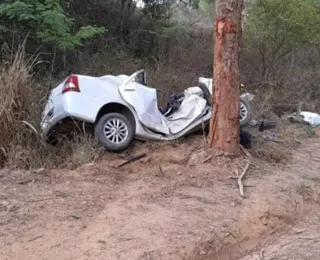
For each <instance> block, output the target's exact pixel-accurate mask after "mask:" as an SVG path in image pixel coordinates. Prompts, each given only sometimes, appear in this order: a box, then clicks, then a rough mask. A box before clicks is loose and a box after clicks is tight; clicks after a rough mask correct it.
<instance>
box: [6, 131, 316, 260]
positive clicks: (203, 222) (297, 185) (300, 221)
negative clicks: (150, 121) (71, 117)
mask: <svg viewBox="0 0 320 260" xmlns="http://www.w3.org/2000/svg"><path fill="white" fill-rule="evenodd" d="M282 134H283V135H285V136H286V135H288V133H282ZM295 142H296V143H295V145H292V143H290V145H289V144H287V143H286V142H284V143H274V142H264V143H263V142H261V141H258V140H256V141H255V145H254V147H253V151H252V155H253V159H252V160H251V165H250V168H249V170H248V172H247V174H246V176H245V178H244V185H245V188H244V192H245V197H244V198H241V197H240V195H239V190H238V186H237V178H236V174H237V173H241V171H242V169H243V167H244V166H245V165H246V162H247V160H248V158H247V157H245V156H242V157H241V158H237V159H233V160H232V159H230V158H229V159H228V158H225V157H222V156H219V154H215V153H214V152H213V151H207V150H204V147H203V137H201V136H198V137H197V136H194V137H189V138H188V139H186V140H183V141H181V142H176V143H171V144H138V143H137V144H136V146H135V147H134V148H133V149H132V150H130V151H128V152H127V153H128V154H136V155H139V154H142V153H146V154H147V156H146V157H145V158H143V159H141V160H139V161H136V162H134V163H131V164H129V165H127V166H124V167H121V168H118V167H117V166H118V165H119V164H120V163H122V162H123V161H124V159H123V158H122V156H124V154H121V155H120V154H109V153H107V154H106V155H105V156H104V158H102V159H101V161H100V162H99V163H93V164H87V165H84V166H82V167H80V168H78V169H76V170H74V171H66V170H59V171H58V170H55V171H48V170H45V169H39V170H35V171H10V170H8V169H4V170H1V171H0V183H1V185H0V259H3V260H4V259H8V260H9V259H10V260H25V259H29V260H32V259H37V260H38V259H39V260H40V259H48V260H49V259H50V260H55V259H57V260H58V259H59V260H71V259H74V260H87V259H88V260H89V259H90V260H101V259H103V260H107V259H111V260H112V259H126V260H127V259H130V260H134V259H139V260H140V259H141V260H142V259H143V260H155V259H156V260H158V259H164V260H169V259H185V260H198V259H199V260H201V259H203V260H207V259H211V260H215V259H217V260H227V259H230V260H231V259H232V260H233V259H239V260H271V259H274V260H280V259H294V260H295V259H296V260H304V259H319V257H320V210H319V208H320V195H319V194H320V189H319V188H320V171H319V169H320V139H318V138H317V137H316V136H314V137H309V138H303V139H301V140H295Z"/></svg>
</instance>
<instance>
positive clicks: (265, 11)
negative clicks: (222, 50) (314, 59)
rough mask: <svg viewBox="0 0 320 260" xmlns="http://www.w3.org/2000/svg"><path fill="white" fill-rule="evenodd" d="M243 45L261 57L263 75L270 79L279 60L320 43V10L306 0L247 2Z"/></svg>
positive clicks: (276, 68)
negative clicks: (305, 47)
mask: <svg viewBox="0 0 320 260" xmlns="http://www.w3.org/2000/svg"><path fill="white" fill-rule="evenodd" d="M246 10H247V14H248V15H247V21H246V23H245V29H244V40H245V42H244V44H243V46H244V48H249V46H250V50H248V51H249V52H252V51H255V50H256V52H257V53H259V55H260V57H261V77H262V79H263V80H271V79H274V78H275V76H276V73H277V71H278V70H279V66H280V62H281V61H283V60H284V59H286V58H289V57H292V54H294V53H295V52H297V51H298V50H299V49H301V48H302V47H304V46H307V45H314V44H316V45H317V44H319V43H320V27H319V26H318V25H319V24H320V13H319V11H318V9H317V7H316V5H315V4H314V3H310V1H305V0H253V1H250V2H249V3H248V4H247V8H246Z"/></svg>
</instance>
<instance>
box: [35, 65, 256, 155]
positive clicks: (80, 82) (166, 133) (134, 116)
mask: <svg viewBox="0 0 320 260" xmlns="http://www.w3.org/2000/svg"><path fill="white" fill-rule="evenodd" d="M157 91H158V90H157V89H155V88H151V87H148V86H147V80H146V73H145V71H144V70H139V71H137V72H135V73H133V74H132V75H131V76H127V75H118V76H113V75H106V76H102V77H92V76H84V75H76V74H72V75H69V76H68V77H67V78H66V79H65V80H64V81H63V82H61V83H60V84H59V85H58V86H57V87H56V88H54V89H53V90H52V91H51V93H50V95H49V98H48V101H47V104H46V107H45V109H44V111H43V115H42V121H41V130H42V136H44V137H45V138H46V140H47V141H50V142H54V140H57V134H58V133H59V132H61V130H63V131H62V132H64V133H67V132H68V131H69V128H68V127H67V125H68V123H70V122H75V121H77V122H82V123H86V124H89V125H91V126H92V128H93V132H94V136H95V138H96V139H97V140H98V141H99V143H100V144H101V145H103V146H104V147H105V148H106V149H107V150H109V151H114V152H119V151H122V150H125V149H126V148H128V146H129V145H130V144H131V142H132V140H133V139H134V138H135V139H140V140H163V141H170V140H175V139H178V138H180V137H182V136H185V135H187V134H189V133H192V132H194V131H197V130H201V128H203V127H204V126H205V125H207V124H208V123H209V120H210V117H211V105H210V100H211V94H212V93H211V91H212V79H207V78H199V84H198V86H195V87H189V88H187V89H186V90H184V91H183V92H182V93H178V94H174V95H171V96H170V98H169V101H168V104H167V106H166V107H164V108H160V107H159V106H158V99H157ZM249 95H250V94H249ZM250 99H251V97H249V98H248V95H245V94H244V95H242V96H241V97H240V115H239V120H240V125H241V126H244V125H246V124H248V123H249V122H250V120H251V109H250V106H249V101H250Z"/></svg>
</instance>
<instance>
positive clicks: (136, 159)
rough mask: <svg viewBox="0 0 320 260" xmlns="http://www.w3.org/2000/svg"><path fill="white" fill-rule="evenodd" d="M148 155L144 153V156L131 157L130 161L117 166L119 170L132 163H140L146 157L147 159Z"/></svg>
mask: <svg viewBox="0 0 320 260" xmlns="http://www.w3.org/2000/svg"><path fill="white" fill-rule="evenodd" d="M146 156H147V155H146V154H145V153H144V154H141V155H138V156H135V157H131V158H130V159H128V160H127V161H126V162H124V163H121V164H119V165H118V166H117V168H120V167H123V166H125V165H127V164H129V163H132V162H135V161H138V160H140V159H142V158H144V157H146Z"/></svg>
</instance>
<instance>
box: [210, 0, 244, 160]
mask: <svg viewBox="0 0 320 260" xmlns="http://www.w3.org/2000/svg"><path fill="white" fill-rule="evenodd" d="M242 11H243V0H217V1H216V20H215V27H214V73H213V74H214V76H213V78H214V84H213V88H214V89H213V93H214V94H213V96H212V104H213V111H212V112H213V113H212V118H211V121H210V133H209V145H210V147H214V148H217V149H219V150H221V151H223V152H225V153H226V154H231V155H237V154H239V152H240V144H239V138H240V137H239V131H240V126H239V113H240V112H239V107H240V102H239V96H240V75H239V54H240V47H241V38H242V24H241V20H242V19H241V18H242Z"/></svg>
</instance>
